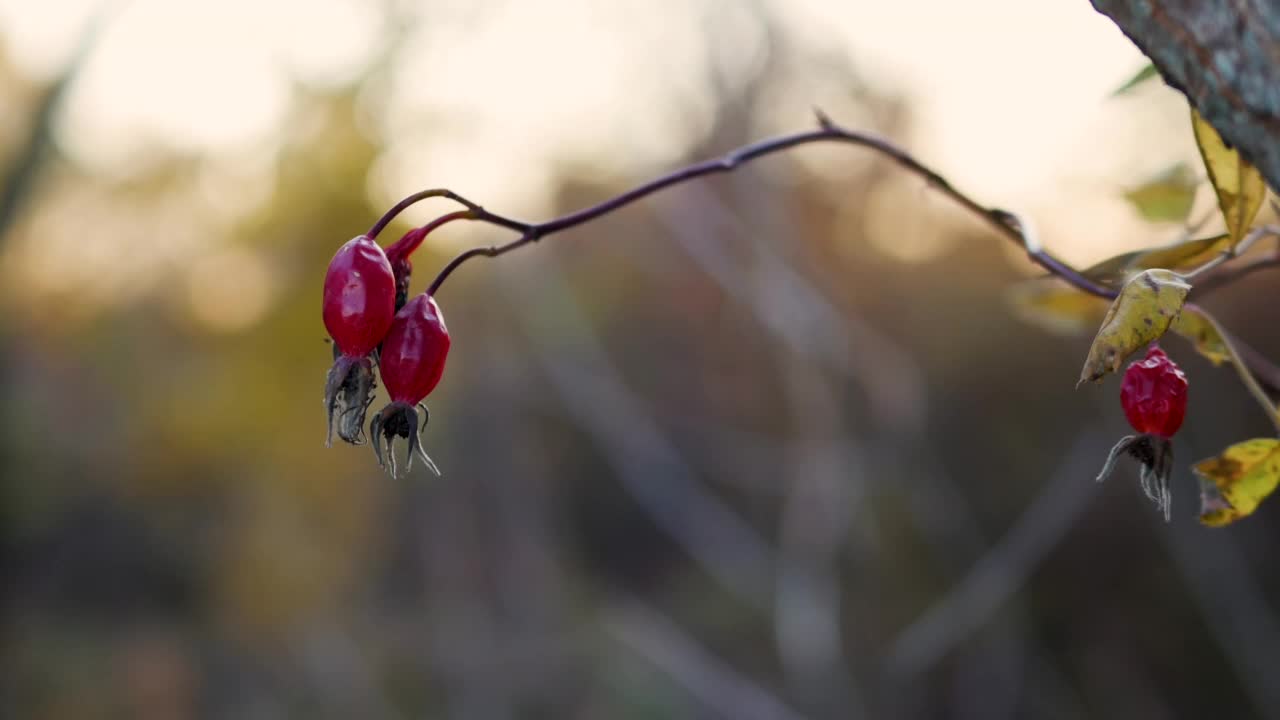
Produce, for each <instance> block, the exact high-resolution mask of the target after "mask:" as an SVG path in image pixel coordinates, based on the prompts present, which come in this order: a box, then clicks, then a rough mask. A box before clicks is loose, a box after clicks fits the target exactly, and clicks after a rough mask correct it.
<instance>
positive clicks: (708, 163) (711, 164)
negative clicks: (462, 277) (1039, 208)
mask: <svg viewBox="0 0 1280 720" xmlns="http://www.w3.org/2000/svg"><path fill="white" fill-rule="evenodd" d="M817 119H818V127H817V129H814V130H808V131H805V132H798V133H793V134H790V135H781V136H778V137H775V138H771V139H768V140H762V141H760V142H756V143H753V144H751V145H745V146H743V147H740V148H738V149H737V150H733V151H731V152H729V153H728V154H726V155H723V156H721V157H719V158H715V159H711V160H705V161H703V162H700V163H695V164H693V165H690V166H688V167H685V168H683V169H680V170H676V171H675V172H672V173H670V174H667V175H663V176H661V177H659V178H655V179H653V180H650V181H649V182H647V183H644V184H642V185H639V186H637V187H634V188H632V189H631V190H628V191H626V192H624V193H622V194H621V195H618V196H616V197H613V198H610V199H608V200H605V201H604V202H601V203H599V204H597V205H593V206H591V207H588V208H584V209H582V210H578V211H576V212H572V213H569V214H568V215H564V216H561V217H558V218H555V219H552V220H548V221H546V222H542V223H530V222H524V221H521V220H515V219H512V218H508V217H504V216H502V215H498V214H496V213H492V212H489V211H488V210H485V209H484V208H482V207H481V206H480V205H478V204H476V203H473V202H471V201H469V200H467V199H465V198H463V197H462V196H460V195H457V194H456V193H453V192H451V191H448V190H443V189H436V190H425V191H423V192H420V193H416V194H414V195H410V196H409V197H407V198H405V199H404V200H402V201H400V202H399V203H397V204H396V206H395V207H393V208H392V209H391V210H389V211H388V212H387V213H386V214H385V215H383V216H382V218H380V219H379V220H378V222H377V223H376V224H375V225H374V226H373V229H372V230H370V232H369V236H370V237H375V236H376V235H377V233H378V232H379V231H381V230H382V228H384V227H386V225H387V223H389V222H391V220H392V219H393V218H394V217H395V216H396V215H397V214H399V213H400V212H401V211H403V210H404V209H405V208H408V207H409V206H410V205H412V204H413V203H415V202H418V201H419V200H422V199H425V198H428V197H446V198H449V199H452V200H455V201H457V202H459V203H461V204H463V205H465V206H466V207H467V209H468V210H470V214H469V215H468V216H467V217H466V218H459V219H469V220H475V221H478V222H484V223H488V224H490V225H497V226H498V227H502V228H506V229H508V230H512V231H514V232H517V233H520V237H519V238H517V239H515V240H512V241H511V242H508V243H506V244H505V245H493V246H489V247H481V248H472V249H470V250H467V251H466V252H463V253H462V254H460V255H458V256H457V257H455V258H454V259H453V260H451V261H450V262H449V263H448V264H447V265H445V266H444V268H443V269H442V270H441V271H440V273H439V274H438V275H436V278H435V280H433V281H432V283H431V286H430V287H429V288H428V289H427V293H428V294H431V295H434V294H435V293H436V292H437V291H438V290H439V289H440V286H441V285H443V284H444V281H445V280H446V279H448V277H449V276H450V275H451V274H453V271H455V270H457V269H458V268H459V267H461V266H462V264H463V263H465V262H467V261H468V260H471V259H472V258H476V257H491V258H492V257H498V256H500V255H505V254H507V253H509V252H511V251H513V250H516V249H519V248H521V247H524V246H525V245H529V244H532V243H535V242H537V241H538V240H541V239H542V238H545V237H547V236H549V235H553V234H555V233H558V232H561V231H563V230H568V229H570V228H574V227H577V226H578V225H582V224H583V223H586V222H589V221H591V220H594V219H596V218H598V217H601V216H603V215H607V214H608V213H611V212H613V211H615V210H618V209H620V208H622V207H625V206H627V205H630V204H631V203H633V202H636V201H637V200H640V199H641V198H644V197H647V196H649V195H651V194H653V193H655V192H657V191H659V190H663V189H665V188H669V187H671V186H673V185H679V184H681V183H684V182H688V181H690V180H694V179H696V178H700V177H705V176H708V175H719V174H724V173H730V172H733V171H734V170H736V169H738V168H739V167H741V166H743V165H745V164H747V163H749V162H751V161H752V160H756V159H758V158H762V157H765V156H767V155H772V154H774V153H777V152H781V151H783V150H788V149H791V148H794V147H799V146H801V145H808V144H812V143H818V142H842V143H848V144H850V145H858V146H861V147H864V148H867V149H869V150H873V151H875V152H877V153H879V154H881V155H883V156H885V157H887V158H889V159H890V160H892V161H894V162H895V163H897V164H898V165H899V166H901V167H902V168H904V169H905V170H907V171H908V172H911V173H913V174H915V175H918V176H920V177H921V178H922V179H923V180H924V181H925V182H927V183H928V184H929V185H931V186H933V187H934V188H935V189H936V190H937V191H938V192H940V193H942V194H943V195H945V196H947V197H948V198H950V199H951V200H952V201H953V202H955V203H956V204H957V205H959V206H960V207H962V208H964V209H965V210H968V211H969V212H970V213H972V214H973V215H975V216H976V217H977V218H978V219H979V220H981V221H983V222H985V223H986V224H987V225H989V226H990V227H992V228H993V229H994V230H995V231H996V232H998V233H1000V234H1001V235H1004V236H1005V237H1007V238H1008V239H1009V240H1011V241H1012V242H1014V243H1016V244H1017V245H1018V246H1019V247H1021V248H1023V249H1024V250H1026V252H1027V255H1028V256H1029V257H1030V258H1031V260H1032V261H1034V262H1036V263H1037V264H1039V265H1040V266H1041V267H1043V268H1044V269H1045V270H1048V271H1049V272H1050V273H1052V274H1054V275H1056V276H1058V277H1060V278H1062V279H1063V280H1065V281H1066V282H1068V283H1070V284H1071V285H1073V286H1075V287H1077V288H1079V289H1080V290H1083V291H1084V292H1087V293H1089V294H1091V295H1097V296H1099V297H1105V298H1114V297H1115V296H1116V290H1115V289H1113V288H1110V287H1108V286H1106V285H1103V284H1101V283H1098V282H1095V281H1094V280H1091V279H1090V278H1088V277H1086V276H1084V275H1082V274H1080V272H1079V271H1077V270H1076V269H1075V268H1073V267H1071V266H1070V265H1068V264H1067V263H1066V262H1064V261H1062V260H1060V259H1058V258H1057V257H1056V256H1054V255H1052V254H1051V253H1049V252H1047V251H1045V250H1044V249H1042V248H1041V247H1040V246H1039V243H1038V242H1037V241H1036V239H1035V236H1034V234H1033V233H1032V232H1031V231H1030V229H1029V227H1028V225H1027V223H1026V222H1025V221H1023V220H1020V219H1019V218H1018V217H1017V216H1015V215H1013V214H1012V213H1009V212H1007V211H1004V210H999V209H996V208H988V207H986V206H984V205H981V204H980V203H978V202H977V201H976V200H974V199H972V198H970V197H969V196H968V195H966V194H964V193H963V192H961V191H960V190H957V189H956V188H955V187H954V186H953V185H952V184H951V183H950V182H948V181H947V179H946V178H944V177H942V175H940V174H938V173H937V172H935V171H934V170H932V169H930V168H929V167H927V166H925V165H924V164H923V163H921V162H920V161H919V160H916V159H915V158H914V157H912V156H911V155H910V154H908V153H907V152H906V151H904V150H902V149H900V148H898V147H897V146H895V145H893V144H892V143H890V142H889V141H887V140H884V139H883V138H879V137H876V136H874V135H871V134H868V133H862V132H857V131H853V130H847V129H845V128H842V127H840V126H838V125H836V124H835V123H833V122H832V121H831V119H830V118H828V117H827V116H826V115H824V114H822V113H821V112H818V113H817Z"/></svg>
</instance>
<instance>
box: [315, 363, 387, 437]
mask: <svg viewBox="0 0 1280 720" xmlns="http://www.w3.org/2000/svg"><path fill="white" fill-rule="evenodd" d="M376 387H377V382H376V381H375V380H374V376H373V362H372V360H371V359H370V358H368V357H362V358H353V357H351V356H349V355H339V356H338V358H337V359H336V360H334V362H333V367H331V368H329V375H328V377H327V378H326V379H325V384H324V406H325V410H326V411H327V412H328V416H329V432H328V435H327V437H326V438H325V445H326V446H330V445H332V444H333V431H334V428H335V427H336V428H337V430H338V437H340V438H342V439H343V440H344V441H346V442H348V443H351V444H352V445H363V444H364V443H365V437H364V416H365V413H366V412H367V411H368V409H369V405H370V404H372V403H373V390H374V388H376Z"/></svg>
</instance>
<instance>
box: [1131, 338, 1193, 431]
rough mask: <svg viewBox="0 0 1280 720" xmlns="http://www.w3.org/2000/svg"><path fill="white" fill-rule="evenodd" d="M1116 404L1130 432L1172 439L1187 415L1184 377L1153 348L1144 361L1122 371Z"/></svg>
mask: <svg viewBox="0 0 1280 720" xmlns="http://www.w3.org/2000/svg"><path fill="white" fill-rule="evenodd" d="M1120 405H1121V407H1123V408H1124V414H1125V417H1127V418H1129V424H1130V425H1132V426H1133V429H1134V430H1137V431H1138V432H1140V433H1144V434H1149V435H1156V436H1159V437H1162V438H1170V437H1173V434H1174V433H1176V432H1178V428H1180V427H1182V420H1183V418H1184V417H1185V416H1186V414H1187V376H1186V375H1184V374H1183V373H1182V370H1181V369H1179V368H1178V366H1177V364H1176V363H1174V362H1173V361H1172V360H1170V359H1169V356H1168V355H1165V354H1164V351H1163V350H1161V349H1160V348H1159V347H1158V346H1155V345H1153V346H1151V349H1150V350H1148V351H1147V357H1146V358H1145V359H1143V360H1140V361H1137V362H1134V363H1132V364H1131V365H1129V369H1128V370H1125V373H1124V380H1123V382H1122V383H1121V385H1120Z"/></svg>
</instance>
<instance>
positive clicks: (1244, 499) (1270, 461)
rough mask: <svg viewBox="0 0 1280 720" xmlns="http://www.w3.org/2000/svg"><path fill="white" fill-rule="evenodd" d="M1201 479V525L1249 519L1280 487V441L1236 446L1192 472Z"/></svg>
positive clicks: (1272, 439)
mask: <svg viewBox="0 0 1280 720" xmlns="http://www.w3.org/2000/svg"><path fill="white" fill-rule="evenodd" d="M1192 470H1194V471H1195V473H1196V475H1198V476H1200V490H1201V495H1200V522H1202V523H1204V524H1205V525H1210V526H1213V527H1220V526H1222V525H1227V524H1230V523H1233V522H1235V521H1236V520H1239V519H1240V518H1242V517H1245V516H1247V515H1250V514H1252V513H1253V511H1254V510H1256V509H1257V508H1258V504H1259V503H1261V502H1262V500H1263V499H1265V498H1266V497H1267V496H1268V495H1270V494H1271V492H1272V491H1273V490H1275V489H1276V484H1277V483H1280V440H1276V439H1274V438H1259V439H1255V440H1246V441H1244V442H1241V443H1236V444H1235V445H1232V446H1231V447H1229V448H1227V449H1226V450H1223V451H1222V454H1221V455H1219V456H1218V457H1214V458H1209V459H1208V460H1201V461H1200V462H1198V463H1196V464H1195V466H1194V467H1193V468H1192Z"/></svg>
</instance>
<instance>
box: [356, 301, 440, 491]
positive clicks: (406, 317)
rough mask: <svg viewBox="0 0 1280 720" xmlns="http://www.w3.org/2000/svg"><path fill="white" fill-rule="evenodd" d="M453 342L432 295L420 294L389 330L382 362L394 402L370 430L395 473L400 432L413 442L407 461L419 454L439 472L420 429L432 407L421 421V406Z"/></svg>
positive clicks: (382, 457) (377, 449)
mask: <svg viewBox="0 0 1280 720" xmlns="http://www.w3.org/2000/svg"><path fill="white" fill-rule="evenodd" d="M449 346H450V340H449V329H448V328H447V327H446V326H445V324H444V317H443V316H442V315H441V314H440V307H439V306H438V305H436V301H435V299H433V298H432V297H431V296H430V295H426V294H423V295H419V296H417V297H415V298H414V299H412V300H410V301H409V302H408V303H406V304H405V306H404V307H402V308H400V311H399V312H397V313H396V316H395V320H394V321H392V323H391V329H390V330H388V331H387V336H386V339H385V340H384V341H383V343H382V352H381V356H380V357H381V361H380V364H379V365H380V368H381V371H382V383H383V385H385V386H386V388H387V394H389V395H390V396H391V401H392V402H391V404H390V405H388V406H387V407H385V408H383V409H382V410H381V411H380V412H379V413H378V414H377V415H375V416H374V418H373V421H372V422H371V423H370V426H369V431H370V434H371V435H373V440H374V446H373V447H374V451H375V452H376V453H377V455H378V462H379V464H381V465H382V466H383V467H387V466H388V463H389V464H390V467H389V469H390V471H391V473H392V474H393V475H394V474H395V472H396V465H395V456H394V455H393V454H392V453H391V441H392V440H393V439H394V438H395V437H397V436H399V437H403V438H407V439H408V440H409V458H408V463H407V465H408V464H411V463H412V462H413V456H414V454H415V453H417V454H418V455H419V457H421V458H422V459H423V460H424V461H425V462H426V463H427V465H428V467H430V468H431V469H432V470H433V471H435V472H436V473H437V474H439V470H437V469H436V467H435V463H433V462H432V461H431V458H430V457H428V456H427V453H426V451H425V450H424V449H423V448H422V442H421V439H420V438H419V436H418V433H419V429H420V427H422V426H425V425H426V421H427V417H428V416H427V415H426V407H422V410H423V413H424V415H423V419H422V423H421V425H419V422H418V410H417V408H418V407H419V406H420V403H421V402H422V400H423V399H424V398H425V397H426V396H427V395H429V394H430V393H431V391H432V390H434V389H435V387H436V385H437V384H439V382H440V377H441V376H442V375H443V374H444V364H445V359H446V358H447V357H448V355H449Z"/></svg>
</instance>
